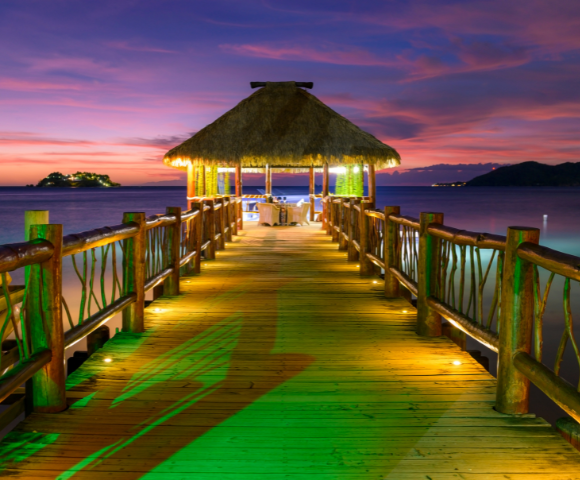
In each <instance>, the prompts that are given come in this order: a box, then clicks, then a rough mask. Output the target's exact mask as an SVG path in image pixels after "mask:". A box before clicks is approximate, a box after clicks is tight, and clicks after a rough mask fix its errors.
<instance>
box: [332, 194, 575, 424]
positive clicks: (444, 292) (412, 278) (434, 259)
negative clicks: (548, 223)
mask: <svg viewBox="0 0 580 480" xmlns="http://www.w3.org/2000/svg"><path fill="white" fill-rule="evenodd" d="M323 205H324V214H325V219H326V221H327V227H328V228H327V233H328V234H330V235H333V239H334V235H335V232H337V231H338V232H342V231H343V228H342V225H343V223H344V218H345V216H346V218H349V220H350V222H349V230H348V234H345V235H343V237H341V238H342V239H343V240H346V243H344V242H343V243H342V244H341V243H340V242H339V248H340V249H341V250H345V249H346V250H348V252H349V255H348V260H349V261H359V263H360V274H361V275H373V274H377V273H381V272H384V278H385V295H386V296H387V297H397V296H403V297H405V298H407V299H408V300H409V301H412V302H413V303H414V300H413V299H412V297H413V296H415V297H417V300H416V302H417V308H418V314H417V332H418V333H419V334H421V335H435V336H436V335H440V334H441V318H442V317H443V318H445V319H447V321H448V322H450V324H451V325H452V327H453V328H455V330H456V331H457V332H460V333H461V334H462V335H470V336H471V337H472V338H474V339H475V340H477V341H478V342H480V343H481V344H483V345H485V346H486V347H488V348H490V349H491V350H493V351H495V352H498V354H499V355H498V357H499V362H498V388H497V400H496V409H497V410H498V411H500V412H504V413H517V414H521V413H526V412H527V411H528V398H529V382H528V379H529V380H531V381H532V382H533V383H534V384H535V385H536V386H538V387H539V388H540V389H541V390H542V391H543V392H544V393H546V394H547V395H548V396H549V397H550V398H552V400H554V401H555V402H556V403H557V404H558V405H559V406H560V407H561V408H563V409H564V410H565V411H566V412H568V413H569V414H570V415H571V416H572V417H573V418H575V419H576V420H580V393H579V391H580V382H579V384H578V386H577V387H575V386H572V385H570V384H569V383H568V382H566V381H565V380H564V379H563V378H561V376H560V373H561V371H562V364H563V361H564V356H565V352H566V351H567V349H568V348H571V350H572V352H573V355H574V357H575V358H576V363H577V364H578V366H579V367H580V345H579V344H578V343H577V341H576V338H575V336H574V328H573V327H574V322H573V315H572V301H571V299H572V293H571V292H572V284H573V283H574V281H580V258H579V257H574V256H571V255H567V254H563V253H561V252H557V251H554V250H550V249H548V248H546V247H540V246H539V245H537V243H538V239H539V232H538V231H537V229H526V228H519V227H518V228H515V227H514V228H510V229H508V236H507V237H504V236H500V235H492V234H487V233H477V232H469V231H464V230H458V229H455V228H451V227H447V226H444V225H443V214H438V213H422V214H421V218H420V219H416V218H412V217H406V216H402V215H400V208H399V207H386V208H385V209H384V212H383V211H377V210H373V209H372V208H371V206H370V205H365V204H364V203H362V204H360V205H356V204H354V203H352V201H350V202H349V203H348V204H347V203H345V201H344V200H343V199H337V198H335V197H327V198H325V199H323ZM539 268H542V269H545V270H547V272H548V278H547V282H546V284H545V286H544V288H543V290H542V288H541V285H540V283H541V282H540V273H539ZM558 276H560V277H563V296H562V298H563V302H562V306H563V310H562V312H563V315H562V316H563V319H564V331H563V333H562V336H561V339H560V344H559V348H558V350H557V352H556V357H555V361H554V367H553V370H550V369H549V368H548V367H546V366H545V365H544V364H543V363H542V360H543V357H544V355H543V350H544V346H543V329H544V316H545V312H546V304H547V301H548V297H549V295H550V292H551V291H553V287H552V285H553V282H554V279H555V278H557V277H558ZM532 332H533V334H532ZM454 335H455V334H454ZM455 338H457V337H455ZM532 350H533V352H534V356H533V357H532V356H531V352H532Z"/></svg>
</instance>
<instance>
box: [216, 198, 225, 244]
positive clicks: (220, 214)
mask: <svg viewBox="0 0 580 480" xmlns="http://www.w3.org/2000/svg"><path fill="white" fill-rule="evenodd" d="M215 203H217V204H219V205H221V207H220V208H219V209H218V210H217V212H216V215H217V225H216V228H217V230H218V232H217V233H220V234H221V235H220V237H219V239H218V241H217V243H216V250H223V249H224V248H226V234H225V233H224V232H225V221H224V208H225V207H224V199H223V198H217V199H216V200H215Z"/></svg>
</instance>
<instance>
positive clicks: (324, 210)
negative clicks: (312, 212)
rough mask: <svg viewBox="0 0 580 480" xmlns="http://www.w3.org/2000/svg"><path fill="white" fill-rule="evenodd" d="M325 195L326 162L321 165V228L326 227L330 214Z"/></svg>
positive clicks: (326, 180)
mask: <svg viewBox="0 0 580 480" xmlns="http://www.w3.org/2000/svg"><path fill="white" fill-rule="evenodd" d="M326 197H328V163H325V164H324V165H323V167H322V200H323V201H322V230H327V229H328V219H329V215H330V210H329V209H330V205H329V204H328V203H327V202H326V201H325V199H326Z"/></svg>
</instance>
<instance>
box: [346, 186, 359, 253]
mask: <svg viewBox="0 0 580 480" xmlns="http://www.w3.org/2000/svg"><path fill="white" fill-rule="evenodd" d="M358 204H359V201H358V200H357V199H355V198H354V197H352V198H351V199H350V209H349V214H348V256H347V260H348V261H349V262H357V261H358V250H357V249H356V247H355V245H354V240H355V237H356V231H355V219H356V215H358V212H357V211H356V210H355V208H354V206H355V205H358Z"/></svg>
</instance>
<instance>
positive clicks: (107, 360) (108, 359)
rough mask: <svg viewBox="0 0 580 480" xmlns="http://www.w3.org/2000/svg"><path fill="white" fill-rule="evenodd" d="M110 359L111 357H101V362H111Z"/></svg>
mask: <svg viewBox="0 0 580 480" xmlns="http://www.w3.org/2000/svg"><path fill="white" fill-rule="evenodd" d="M112 361H113V359H112V358H109V357H107V358H103V362H105V363H111V362H112Z"/></svg>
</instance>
